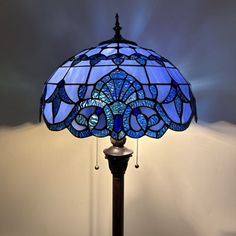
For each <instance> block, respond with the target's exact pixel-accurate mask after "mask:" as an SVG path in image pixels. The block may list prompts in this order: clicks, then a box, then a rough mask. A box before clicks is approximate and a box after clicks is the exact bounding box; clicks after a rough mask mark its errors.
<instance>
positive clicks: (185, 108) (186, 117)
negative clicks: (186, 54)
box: [182, 103, 192, 123]
mask: <svg viewBox="0 0 236 236" xmlns="http://www.w3.org/2000/svg"><path fill="white" fill-rule="evenodd" d="M191 114H192V109H191V106H190V104H189V103H183V115H182V123H186V122H188V121H189V118H190V117H191Z"/></svg>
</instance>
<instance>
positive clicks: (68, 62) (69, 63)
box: [62, 61, 72, 67]
mask: <svg viewBox="0 0 236 236" xmlns="http://www.w3.org/2000/svg"><path fill="white" fill-rule="evenodd" d="M71 63H72V61H67V62H65V63H64V64H63V65H62V66H65V67H69V66H71Z"/></svg>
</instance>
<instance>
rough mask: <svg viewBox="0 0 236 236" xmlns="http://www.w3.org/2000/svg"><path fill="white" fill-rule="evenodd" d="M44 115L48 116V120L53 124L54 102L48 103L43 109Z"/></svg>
mask: <svg viewBox="0 0 236 236" xmlns="http://www.w3.org/2000/svg"><path fill="white" fill-rule="evenodd" d="M43 114H44V117H45V118H46V120H47V122H48V123H50V124H52V123H53V117H52V103H51V102H50V103H46V104H45V107H44V111H43Z"/></svg>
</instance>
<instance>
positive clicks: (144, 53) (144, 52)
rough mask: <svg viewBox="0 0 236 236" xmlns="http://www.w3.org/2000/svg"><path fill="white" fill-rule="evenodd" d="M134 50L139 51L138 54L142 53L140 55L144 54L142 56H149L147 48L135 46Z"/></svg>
mask: <svg viewBox="0 0 236 236" xmlns="http://www.w3.org/2000/svg"><path fill="white" fill-rule="evenodd" d="M135 50H136V52H138V53H140V54H142V55H144V56H147V57H148V56H150V52H148V51H147V50H145V49H142V48H136V49H135Z"/></svg>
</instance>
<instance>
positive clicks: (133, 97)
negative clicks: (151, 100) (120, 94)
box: [126, 93, 137, 104]
mask: <svg viewBox="0 0 236 236" xmlns="http://www.w3.org/2000/svg"><path fill="white" fill-rule="evenodd" d="M135 100H137V94H136V93H133V94H131V95H130V96H129V98H128V99H127V100H126V103H127V104H129V103H130V102H133V101H135Z"/></svg>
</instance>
